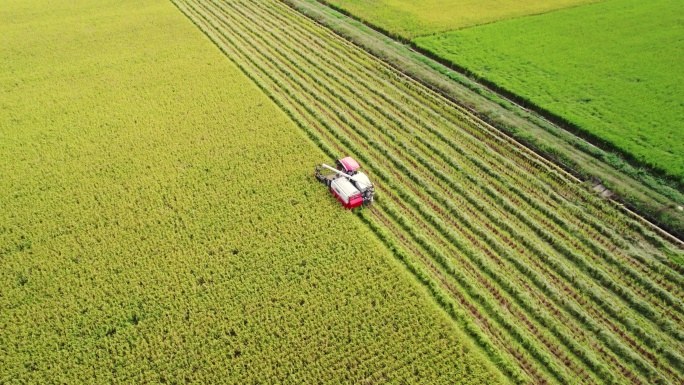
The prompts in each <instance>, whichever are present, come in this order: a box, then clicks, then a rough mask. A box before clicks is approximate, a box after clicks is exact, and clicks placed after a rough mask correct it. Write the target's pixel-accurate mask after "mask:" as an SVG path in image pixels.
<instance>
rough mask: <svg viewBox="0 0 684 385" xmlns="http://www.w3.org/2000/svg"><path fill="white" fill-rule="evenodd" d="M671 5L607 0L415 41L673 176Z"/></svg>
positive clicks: (682, 82)
mask: <svg viewBox="0 0 684 385" xmlns="http://www.w3.org/2000/svg"><path fill="white" fill-rule="evenodd" d="M678 10H679V3H678V2H676V1H672V0H658V1H652V2H641V1H636V0H612V1H608V2H603V3H599V4H593V5H588V6H584V7H577V8H572V9H566V10H561V11H557V12H553V13H549V14H545V15H540V16H535V17H528V18H522V19H516V20H508V21H503V22H500V23H496V24H491V25H487V26H481V27H475V28H470V29H466V30H461V31H454V32H447V33H444V34H440V35H434V36H426V37H420V38H417V39H415V40H414V41H413V42H414V43H415V44H416V45H417V46H418V47H420V48H421V49H424V50H426V51H428V52H430V53H432V54H434V55H436V56H438V57H441V58H444V59H446V60H448V61H449V62H451V63H453V64H455V65H456V66H458V67H460V68H463V69H465V70H466V71H467V72H469V73H471V74H473V75H474V76H476V77H478V78H481V79H484V80H486V81H488V82H490V83H493V84H495V85H496V86H497V87H499V88H501V89H503V90H506V91H508V92H510V93H512V94H514V95H518V96H520V97H521V98H522V99H523V100H524V101H527V102H528V103H529V104H531V105H533V106H536V107H539V108H541V109H543V110H545V111H548V112H550V113H551V114H553V115H555V116H557V117H560V118H561V119H562V120H565V121H566V122H567V123H569V124H570V125H571V126H574V127H576V128H577V130H579V131H580V133H583V134H586V135H588V137H590V139H592V140H593V141H594V142H597V143H599V144H601V145H603V147H606V146H608V147H610V148H615V149H617V150H619V151H620V152H621V153H623V154H625V155H627V156H629V157H631V158H633V159H635V160H636V161H638V162H639V163H641V164H644V165H647V166H650V167H652V168H654V169H656V170H659V171H661V172H663V173H665V174H667V175H668V176H670V177H673V178H675V179H677V180H679V182H680V184H681V183H684V151H682V146H681V142H682V140H681V138H682V127H681V116H682V115H683V114H684V104H682V103H681V100H680V99H681V95H682V94H684V75H683V74H684V71H682V70H683V69H684V67H682V64H681V63H683V62H684V44H682V41H681V38H680V37H681V35H682V33H683V32H684V29H683V28H682V25H681V23H680V22H679V16H678V15H679V12H678Z"/></svg>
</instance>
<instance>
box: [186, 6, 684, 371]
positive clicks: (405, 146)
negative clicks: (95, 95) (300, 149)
mask: <svg viewBox="0 0 684 385" xmlns="http://www.w3.org/2000/svg"><path fill="white" fill-rule="evenodd" d="M177 5H178V6H179V8H180V9H181V10H183V11H184V12H185V13H186V14H187V15H188V17H190V18H191V19H192V20H193V21H194V22H195V23H196V24H197V25H198V26H199V27H200V28H202V29H203V30H204V32H205V33H206V34H207V35H208V36H209V37H210V38H212V40H213V41H214V42H215V43H216V44H217V45H218V46H219V47H220V48H221V49H222V50H224V52H225V53H226V54H227V55H228V56H229V57H231V58H232V59H233V60H234V61H236V63H238V65H239V66H240V67H241V68H242V69H243V71H244V72H245V73H247V74H248V75H249V76H250V77H252V79H253V80H254V81H255V82H257V84H259V85H260V87H261V88H262V89H263V90H264V91H265V92H266V93H268V94H269V95H270V96H271V98H272V99H273V100H274V101H275V102H276V103H277V104H279V105H280V106H281V108H283V110H284V111H286V112H287V113H288V114H289V115H290V116H291V117H292V118H293V120H295V121H296V122H297V123H298V124H299V125H300V126H301V127H302V128H303V129H304V130H305V131H306V132H307V133H308V135H309V136H310V137H311V139H312V140H314V141H315V142H316V143H317V144H318V145H319V146H320V147H321V148H322V149H324V151H326V152H327V153H328V154H329V155H330V156H331V157H336V156H340V155H343V154H350V155H352V156H355V157H357V158H358V159H359V160H361V161H362V163H363V164H364V166H366V167H367V168H368V170H369V171H370V173H371V175H372V176H373V178H374V180H376V181H377V186H378V190H379V196H380V198H379V199H378V204H377V205H376V206H375V207H374V208H373V209H372V213H373V214H372V215H370V216H368V215H365V214H364V219H365V220H366V221H367V222H368V223H369V224H371V226H373V227H374V228H376V229H381V228H384V229H386V230H387V232H386V233H383V234H388V235H387V240H386V242H391V244H393V245H395V244H396V245H399V246H397V247H398V248H397V250H396V252H397V253H405V254H406V256H405V258H406V259H407V261H408V260H409V259H410V261H411V262H406V263H407V264H411V266H414V268H413V269H418V270H415V271H414V274H416V275H420V277H422V278H420V277H419V278H420V279H421V281H423V283H425V284H429V285H433V295H435V297H436V298H438V302H440V304H441V305H442V306H447V307H448V306H457V307H458V308H459V309H461V311H462V313H461V312H451V313H450V314H452V317H453V318H454V320H455V321H456V322H458V323H459V324H461V326H463V327H465V328H466V330H467V331H468V332H469V334H470V335H471V336H473V338H474V339H475V340H476V341H477V342H478V343H479V344H480V345H481V346H482V347H483V348H484V349H485V350H486V351H487V352H488V354H489V356H490V358H492V359H493V360H494V361H495V362H497V364H498V365H499V367H500V368H501V369H502V370H503V371H504V372H505V373H507V374H508V375H510V376H511V378H513V379H516V380H519V381H522V382H524V381H526V380H529V379H533V380H534V381H535V382H543V381H545V380H550V381H553V382H558V383H566V382H576V381H577V382H586V383H592V382H597V381H602V382H631V383H650V382H653V381H660V382H679V381H681V379H682V374H683V370H684V369H683V363H684V360H682V358H681V352H682V333H681V326H682V311H683V309H682V293H681V290H680V288H679V284H680V283H681V282H682V281H683V279H682V276H681V273H680V270H679V269H678V267H677V266H676V265H674V264H673V263H672V262H670V261H669V260H668V259H667V257H663V255H662V252H661V251H660V249H658V247H667V245H664V243H663V242H662V241H660V242H656V244H655V245H651V244H648V242H647V240H648V239H651V238H653V237H649V238H648V239H644V237H643V235H644V234H648V230H646V229H643V228H641V227H640V225H639V224H636V223H634V222H632V221H630V220H629V219H628V218H626V217H624V216H623V215H622V214H621V213H620V212H619V211H618V210H616V209H615V208H614V207H612V206H611V205H610V204H607V203H605V202H603V201H601V200H599V199H598V198H596V197H594V196H592V195H591V194H590V193H589V192H587V191H585V190H583V189H582V188H580V187H579V186H577V185H576V183H575V182H574V181H573V180H572V179H571V178H570V177H569V176H566V175H564V174H563V173H562V172H561V171H559V170H556V169H555V168H553V167H552V166H551V165H549V164H547V163H545V162H544V161H543V160H542V159H539V158H538V157H536V156H534V155H533V154H530V153H529V152H528V151H527V150H525V149H523V148H521V147H519V146H517V145H515V143H513V142H512V141H510V139H507V138H505V137H503V136H501V135H500V134H498V133H496V132H493V131H492V130H491V129H490V128H488V127H486V126H485V125H483V124H482V123H479V122H477V121H476V120H474V118H472V117H469V116H467V115H465V114H464V112H463V111H461V110H459V109H458V108H456V107H455V106H453V105H450V104H449V103H448V102H446V101H444V100H441V99H439V97H438V96H436V95H434V94H432V93H431V92H430V91H429V90H426V89H424V88H422V87H421V86H420V85H418V84H416V83H413V82H412V81H410V80H408V79H406V78H405V77H403V75H401V74H399V73H396V72H394V71H393V70H391V69H390V68H389V67H387V66H385V65H384V64H382V63H380V62H378V61H376V60H374V59H373V58H371V57H369V56H367V55H365V54H364V53H363V52H362V51H360V50H359V49H356V48H355V47H353V46H351V45H349V44H348V43H346V42H345V41H343V40H341V39H338V38H336V37H335V36H334V35H332V34H330V33H329V32H327V31H325V30H324V29H322V28H320V27H318V26H316V25H314V24H312V23H310V22H308V21H307V20H306V19H304V18H302V17H301V16H300V15H297V14H296V13H293V11H291V10H290V9H289V8H287V7H285V6H284V5H282V4H280V3H277V2H254V3H243V2H220V1H204V2H197V1H187V2H181V1H178V2H177ZM402 250H405V251H402ZM668 252H676V251H673V250H672V249H671V248H670V249H669V250H668ZM407 266H408V265H407ZM419 272H420V273H419ZM426 277H427V278H426ZM439 298H441V299H439ZM468 319H472V320H477V321H475V323H474V324H471V323H469V322H468V321H467V320H468Z"/></svg>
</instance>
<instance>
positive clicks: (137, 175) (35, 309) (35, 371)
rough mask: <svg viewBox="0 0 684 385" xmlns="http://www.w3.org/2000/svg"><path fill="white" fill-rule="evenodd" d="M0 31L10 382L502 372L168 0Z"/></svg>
mask: <svg viewBox="0 0 684 385" xmlns="http://www.w3.org/2000/svg"><path fill="white" fill-rule="evenodd" d="M0 34H1V35H2V36H3V39H2V40H1V42H0V47H1V48H2V51H3V52H5V53H6V55H5V56H3V57H4V58H5V60H3V61H0V67H1V70H2V71H0V74H2V75H0V89H2V90H3V91H5V92H1V93H0V106H2V108H0V207H2V209H0V383H13V382H17V383H53V382H63V383H78V382H92V383H105V382H120V383H163V382H171V383H179V382H188V381H189V382H198V383H223V382H233V383H253V382H254V383H265V382H269V381H276V380H279V381H283V382H288V381H289V382H292V383H307V382H324V383H325V382H327V383H342V382H360V381H362V380H364V379H370V380H373V381H376V382H384V381H397V382H401V381H405V382H421V381H425V382H429V383H439V382H442V383H446V382H451V381H458V382H464V383H468V382H470V383H491V382H500V381H502V379H501V378H500V376H499V375H498V374H497V373H498V372H497V371H496V369H494V368H492V366H491V365H490V364H488V363H487V362H486V359H484V358H482V357H481V354H480V353H479V352H478V350H477V349H475V348H474V347H472V346H471V345H470V342H468V341H469V339H468V338H467V337H465V336H464V334H463V333H461V332H460V331H458V330H456V329H454V327H453V325H452V322H451V321H450V320H449V319H448V317H447V316H446V314H444V313H443V312H442V311H441V310H439V308H438V307H436V306H434V302H432V299H431V297H430V295H429V294H428V293H427V292H426V291H425V290H423V289H420V288H419V287H418V285H417V284H415V282H414V281H413V277H412V276H410V275H409V274H408V273H407V272H405V271H404V270H403V269H402V267H401V265H400V264H399V263H398V262H397V261H396V260H395V258H394V257H393V256H392V254H391V253H390V251H389V250H387V248H386V247H384V246H383V245H382V243H381V242H380V241H379V240H378V239H377V238H376V237H375V235H374V234H373V233H372V232H371V231H370V230H368V229H367V228H366V227H365V226H364V225H363V224H362V222H361V221H360V220H359V218H357V217H355V216H354V215H351V214H350V213H349V212H346V211H343V210H341V209H340V207H339V204H338V203H337V202H336V201H335V200H334V199H332V197H330V195H329V193H328V192H327V191H326V190H325V189H324V188H323V187H322V186H321V185H319V184H317V183H315V182H314V181H313V178H312V176H311V172H312V169H311V166H312V165H313V164H314V163H315V162H320V161H321V158H322V157H324V154H323V153H322V152H321V151H320V150H318V149H317V148H316V146H315V145H314V144H313V143H312V142H311V141H310V140H309V139H308V138H307V137H306V136H305V135H303V134H302V133H301V132H300V130H299V129H298V128H297V127H296V126H295V124H294V123H293V122H292V121H291V120H289V119H288V118H287V117H286V115H285V114H284V113H283V112H282V111H280V110H279V109H278V108H277V107H276V106H275V105H274V103H273V102H271V101H270V100H269V99H268V97H266V96H265V95H264V94H263V93H262V92H261V91H260V90H259V89H258V88H257V87H256V86H255V85H254V84H253V83H251V82H250V81H249V79H248V78H247V77H246V76H245V75H244V74H242V73H241V72H240V71H239V70H238V68H237V67H236V66H234V65H233V64H231V63H230V62H229V61H228V60H227V59H226V58H225V57H224V56H223V55H222V54H221V53H220V52H219V50H218V49H216V48H215V47H214V46H213V45H212V44H211V43H210V42H209V41H208V40H207V39H206V38H205V37H204V36H203V35H202V34H201V32H200V31H198V30H197V29H196V28H195V27H194V26H193V25H192V24H191V23H190V22H189V21H188V20H187V19H186V18H185V17H184V16H183V15H182V14H181V13H180V12H179V11H178V10H177V9H175V8H174V7H173V5H172V4H171V3H170V2H167V1H161V0H148V1H126V2H113V1H98V2H92V1H78V2H74V1H55V2H51V3H50V4H45V3H44V2H39V1H30V2H26V1H9V2H5V3H4V9H3V12H2V13H1V14H0ZM170 43H172V44H170ZM341 234H344V235H345V236H344V237H343V238H344V240H340V238H339V236H340V235H341ZM346 235H351V236H352V239H353V242H346V240H348V239H349V238H350V237H347V236H346Z"/></svg>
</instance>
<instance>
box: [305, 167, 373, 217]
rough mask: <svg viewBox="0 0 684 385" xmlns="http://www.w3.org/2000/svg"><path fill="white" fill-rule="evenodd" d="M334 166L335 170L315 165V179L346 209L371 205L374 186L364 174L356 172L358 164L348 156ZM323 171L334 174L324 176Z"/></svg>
mask: <svg viewBox="0 0 684 385" xmlns="http://www.w3.org/2000/svg"><path fill="white" fill-rule="evenodd" d="M335 165H336V166H337V168H336V169H335V168H333V167H330V166H328V165H327V164H321V165H320V166H318V165H317V166H316V167H315V168H314V170H315V172H316V174H315V175H316V179H318V181H319V182H321V183H323V184H324V185H326V186H328V187H330V192H331V193H332V194H333V195H334V196H335V197H336V198H337V200H338V201H340V203H342V205H343V206H344V208H346V209H353V208H354V207H359V206H361V205H363V206H368V205H370V204H372V203H373V196H374V195H375V186H374V185H373V183H371V181H370V179H368V176H367V175H366V174H364V173H363V172H361V171H358V169H359V168H360V167H361V166H359V163H358V162H357V161H355V160H354V159H353V158H351V157H349V156H348V157H346V158H342V159H338V160H337V162H335ZM323 169H328V170H330V171H333V172H334V173H333V174H327V175H324V174H323V173H322V171H323Z"/></svg>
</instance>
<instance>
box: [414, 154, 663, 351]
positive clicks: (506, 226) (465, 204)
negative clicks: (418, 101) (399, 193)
mask: <svg viewBox="0 0 684 385" xmlns="http://www.w3.org/2000/svg"><path fill="white" fill-rule="evenodd" d="M407 150H408V149H407ZM442 178H443V177H442ZM433 182H434V183H439V182H437V181H433ZM450 186H452V187H453V188H454V190H458V187H457V186H456V187H455V186H454V185H453V184H450ZM461 195H462V196H464V197H466V199H468V201H469V202H462V204H458V206H459V207H461V208H463V209H464V210H466V211H468V212H469V213H470V215H471V216H473V215H475V216H476V215H477V213H478V212H484V211H485V209H484V208H486V203H485V207H483V206H482V205H483V203H482V202H477V201H474V200H473V198H472V197H470V198H468V196H469V194H468V192H467V191H466V192H463V193H461ZM451 198H453V199H458V198H457V197H454V196H451ZM470 204H472V205H473V206H474V207H477V208H478V209H479V210H476V211H473V210H472V208H470V207H469V206H470ZM490 219H491V222H493V223H500V222H501V221H500V220H498V219H497V218H496V217H490ZM470 222H472V221H471V220H469V219H468V218H464V219H463V220H462V221H461V223H470ZM480 222H482V223H484V225H485V226H486V227H487V229H488V230H489V231H491V232H493V233H495V234H496V235H497V236H498V237H499V239H500V240H502V241H503V242H504V243H505V244H507V245H508V246H513V248H515V247H516V246H517V244H516V243H515V242H511V241H510V240H508V239H506V238H505V237H504V236H503V235H501V234H498V231H497V229H496V228H493V227H491V226H490V225H489V223H488V222H487V221H480ZM511 223H515V221H514V220H509V221H504V222H503V224H504V227H503V228H504V229H505V230H506V232H507V233H509V234H516V233H517V232H516V231H515V230H512V229H510V224H511ZM518 240H520V239H518ZM491 242H498V241H496V240H492V241H489V242H488V243H491ZM517 247H518V248H519V246H517ZM517 251H518V253H519V254H518V256H516V257H515V258H523V259H524V257H523V256H524V255H525V252H524V251H522V250H517ZM531 251H532V252H533V254H534V253H535V251H536V253H539V252H540V251H539V250H537V249H531ZM497 252H498V253H504V252H505V251H500V250H499V251H497ZM499 264H500V263H499ZM509 276H515V274H510V273H509ZM530 293H531V294H534V291H531V290H530ZM585 306H586V304H585ZM595 313H596V314H601V313H600V312H595ZM608 325H609V326H610V327H611V328H613V329H617V328H615V326H614V325H612V323H608ZM631 342H632V343H630V345H632V347H633V348H635V349H637V351H639V352H640V354H642V355H645V356H646V357H649V356H652V355H651V354H650V353H648V352H647V351H645V350H644V349H643V348H642V347H641V346H640V345H639V344H636V343H634V341H631Z"/></svg>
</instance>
